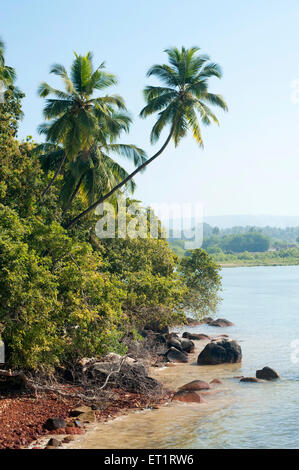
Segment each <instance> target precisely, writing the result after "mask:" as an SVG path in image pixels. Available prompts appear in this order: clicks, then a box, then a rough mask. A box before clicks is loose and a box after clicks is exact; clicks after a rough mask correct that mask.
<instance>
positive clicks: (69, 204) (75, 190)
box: [62, 173, 85, 216]
mask: <svg viewBox="0 0 299 470" xmlns="http://www.w3.org/2000/svg"><path fill="white" fill-rule="evenodd" d="M84 177H85V173H84V174H83V175H82V176H81V178H80V179H79V181H78V183H77V186H76V187H75V189H74V191H73V194H72V195H71V198H70V200H69V203H68V205H67V207H66V208H65V209H64V211H63V214H62V216H64V215H65V213H66V212H67V211H68V210H69V209H70V207H71V205H72V204H73V200H74V199H75V197H76V195H77V193H78V191H79V189H80V186H81V184H82V181H83V179H84Z"/></svg>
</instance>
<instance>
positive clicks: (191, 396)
mask: <svg viewBox="0 0 299 470" xmlns="http://www.w3.org/2000/svg"><path fill="white" fill-rule="evenodd" d="M172 401H182V402H184V403H206V401H205V400H204V398H202V396H201V395H200V394H199V393H198V392H196V391H191V390H179V391H178V392H176V393H175V394H174V396H173V398H172Z"/></svg>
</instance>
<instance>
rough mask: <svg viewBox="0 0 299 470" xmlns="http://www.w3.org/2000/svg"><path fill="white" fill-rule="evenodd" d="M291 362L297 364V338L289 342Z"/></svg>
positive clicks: (298, 353) (298, 345)
mask: <svg viewBox="0 0 299 470" xmlns="http://www.w3.org/2000/svg"><path fill="white" fill-rule="evenodd" d="M291 349H292V352H291V362H292V364H298V362H299V339H294V340H293V341H292V342H291Z"/></svg>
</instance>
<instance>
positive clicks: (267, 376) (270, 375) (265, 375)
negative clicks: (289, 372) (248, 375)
mask: <svg viewBox="0 0 299 470" xmlns="http://www.w3.org/2000/svg"><path fill="white" fill-rule="evenodd" d="M255 375H256V377H257V378H258V379H264V380H275V379H279V378H280V375H279V374H278V373H277V372H276V370H274V369H271V367H267V366H266V367H264V368H263V369H260V370H257V371H256V374H255Z"/></svg>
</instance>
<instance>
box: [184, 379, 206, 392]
mask: <svg viewBox="0 0 299 470" xmlns="http://www.w3.org/2000/svg"><path fill="white" fill-rule="evenodd" d="M209 388H211V387H210V385H209V384H208V383H207V382H204V381H203V380H193V381H192V382H189V383H187V384H185V385H183V386H182V387H180V388H179V390H188V391H199V390H209Z"/></svg>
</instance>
